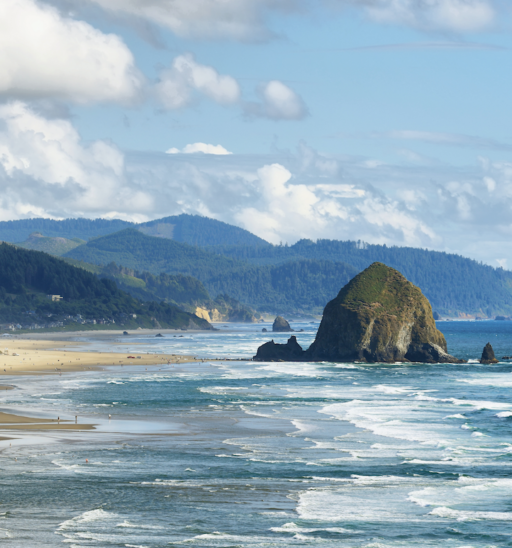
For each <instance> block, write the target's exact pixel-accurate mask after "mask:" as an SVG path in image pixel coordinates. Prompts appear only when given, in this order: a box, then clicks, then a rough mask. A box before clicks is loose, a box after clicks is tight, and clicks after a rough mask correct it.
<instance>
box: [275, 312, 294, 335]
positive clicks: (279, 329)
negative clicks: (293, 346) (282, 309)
mask: <svg viewBox="0 0 512 548" xmlns="http://www.w3.org/2000/svg"><path fill="white" fill-rule="evenodd" d="M272 331H274V332H276V333H290V332H292V331H293V329H292V328H291V327H290V324H289V323H288V322H287V321H286V320H285V319H284V318H283V317H282V316H277V318H276V319H275V320H274V324H273V325H272Z"/></svg>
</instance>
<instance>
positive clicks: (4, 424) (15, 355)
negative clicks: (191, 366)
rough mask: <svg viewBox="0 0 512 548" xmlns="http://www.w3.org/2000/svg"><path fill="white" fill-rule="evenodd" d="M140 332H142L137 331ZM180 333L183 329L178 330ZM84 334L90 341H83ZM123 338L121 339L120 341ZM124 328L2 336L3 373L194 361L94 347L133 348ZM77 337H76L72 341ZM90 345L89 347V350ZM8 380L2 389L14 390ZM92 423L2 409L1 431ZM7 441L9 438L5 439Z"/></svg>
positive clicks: (79, 426)
mask: <svg viewBox="0 0 512 548" xmlns="http://www.w3.org/2000/svg"><path fill="white" fill-rule="evenodd" d="M136 333H137V334H138V335H140V334H141V331H137V332H136ZM142 333H143V334H145V335H150V336H156V334H158V333H161V334H173V335H176V334H177V333H178V331H175V330H144V331H142ZM179 333H181V332H179ZM81 337H83V338H87V339H88V340H87V341H85V340H84V341H80V340H76V339H80V338H81ZM120 338H121V340H120ZM123 338H126V339H128V338H129V336H124V335H123V331H98V332H93V333H91V332H83V331H82V332H65V333H64V332H62V333H38V334H32V333H30V334H23V335H18V336H14V337H2V340H1V341H0V352H1V354H0V375H3V376H4V377H8V376H10V375H62V374H63V373H68V372H78V371H88V370H93V371H94V370H103V369H104V368H105V367H107V366H123V367H124V366H126V367H130V366H139V367H140V366H153V367H158V366H161V365H167V364H176V365H179V364H185V363H188V362H191V361H194V360H195V358H194V356H192V355H177V354H156V353H147V352H144V353H137V352H133V353H128V352H126V353H124V352H119V351H117V352H101V351H97V350H94V343H93V342H91V339H94V340H96V341H98V342H101V343H102V344H103V345H104V344H105V343H108V342H109V341H112V342H114V341H115V342H116V344H115V346H116V349H119V347H122V346H123V345H130V346H131V347H132V348H133V346H136V345H137V343H134V342H133V343H130V342H129V340H127V341H126V342H125V341H124V340H122V339H123ZM70 339H74V340H70ZM84 346H85V348H86V349H85V350H84ZM87 347H90V349H87ZM14 388H15V387H14V386H11V385H9V384H8V383H5V384H2V385H0V390H12V389H14ZM93 429H94V425H93V424H81V423H80V421H79V422H78V424H75V422H74V421H69V420H68V421H66V420H60V421H59V420H58V419H57V418H48V419H45V418H42V419H41V418H33V417H27V416H22V415H14V414H10V413H2V412H0V431H2V430H3V431H5V430H93ZM3 439H4V440H7V439H9V438H3Z"/></svg>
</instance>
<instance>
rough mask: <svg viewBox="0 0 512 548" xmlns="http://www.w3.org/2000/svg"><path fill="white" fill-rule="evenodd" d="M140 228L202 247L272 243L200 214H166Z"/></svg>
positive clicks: (152, 234)
mask: <svg viewBox="0 0 512 548" xmlns="http://www.w3.org/2000/svg"><path fill="white" fill-rule="evenodd" d="M137 228H138V229H139V230H140V231H141V232H143V233H144V234H146V235H148V236H155V237H157V238H168V239H172V240H175V241H177V242H182V243H186V244H190V245H196V246H200V247H209V246H218V245H248V246H256V247H260V246H262V247H268V246H270V244H269V243H268V242H266V241H265V240H262V239H261V238H258V236H255V235H254V234H251V232H248V231H247V230H244V229H243V228H239V227H237V226H233V225H228V224H226V223H223V222H221V221H216V220H215V219H209V218H208V217H200V216H199V215H186V214H182V215H176V216H174V217H165V218H163V219H158V220H156V221H150V222H149V223H143V224H140V225H138V226H137Z"/></svg>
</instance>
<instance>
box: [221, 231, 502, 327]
mask: <svg viewBox="0 0 512 548" xmlns="http://www.w3.org/2000/svg"><path fill="white" fill-rule="evenodd" d="M216 252H217V253H219V254H222V255H223V256H225V257H229V258H233V259H237V260H244V261H247V262H249V263H251V264H254V265H269V264H270V265H272V264H281V263H285V262H288V261H293V260H300V259H309V260H326V261H334V262H336V261H343V262H344V263H348V264H350V265H352V266H353V267H354V268H355V269H356V270H357V271H358V272H360V271H362V270H364V269H365V268H367V267H368V266H369V265H371V264H372V263H374V262H381V263H384V264H386V265H387V266H390V267H392V268H395V269H396V270H398V271H400V272H401V273H402V274H403V275H404V276H405V277H406V278H407V279H408V280H409V281H411V282H412V283H413V284H414V285H417V286H418V287H419V288H420V289H421V290H422V292H423V293H424V295H425V296H426V297H427V298H428V299H429V301H430V303H431V304H432V307H433V309H434V310H435V311H437V312H438V313H440V314H442V315H445V316H446V315H448V316H457V315H458V314H472V315H481V316H489V317H491V316H494V315H496V314H500V313H504V314H510V313H511V312H512V272H510V271H508V270H503V269H502V268H493V267H492V266H489V265H485V264H482V263H479V262H477V261H474V260H472V259H467V258H465V257H462V256H460V255H455V254H451V253H443V252H439V251H429V250H426V249H417V248H412V247H396V246H393V247H387V246H385V245H371V244H366V243H364V242H360V241H359V242H354V241H338V240H318V241H317V242H313V241H311V240H300V241H299V242H297V243H296V244H295V245H292V246H268V247H266V248H257V247H254V246H225V247H221V248H216Z"/></svg>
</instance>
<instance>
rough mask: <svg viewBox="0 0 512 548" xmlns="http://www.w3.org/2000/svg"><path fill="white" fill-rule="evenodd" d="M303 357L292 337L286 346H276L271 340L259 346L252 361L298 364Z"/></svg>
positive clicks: (293, 336)
mask: <svg viewBox="0 0 512 548" xmlns="http://www.w3.org/2000/svg"><path fill="white" fill-rule="evenodd" d="M303 357H304V350H302V346H300V344H299V343H298V342H297V337H295V335H292V336H291V337H290V338H289V339H288V342H287V343H286V344H276V343H275V342H274V341H273V340H272V341H270V342H268V343H265V344H263V345H261V346H260V347H259V348H258V352H257V353H256V356H254V358H253V359H254V361H257V362H300V361H303Z"/></svg>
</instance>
